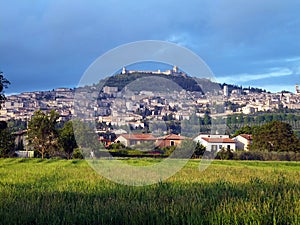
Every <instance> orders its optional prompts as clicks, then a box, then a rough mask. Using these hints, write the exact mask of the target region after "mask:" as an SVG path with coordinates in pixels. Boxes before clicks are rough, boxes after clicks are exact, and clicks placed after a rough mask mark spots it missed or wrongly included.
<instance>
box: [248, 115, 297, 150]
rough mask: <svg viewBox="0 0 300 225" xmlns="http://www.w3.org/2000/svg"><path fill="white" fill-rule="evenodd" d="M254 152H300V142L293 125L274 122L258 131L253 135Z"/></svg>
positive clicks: (252, 146) (252, 147)
mask: <svg viewBox="0 0 300 225" xmlns="http://www.w3.org/2000/svg"><path fill="white" fill-rule="evenodd" d="M250 148H251V149H252V150H265V151H298V152H299V151H300V141H299V139H298V138H297V136H296V135H295V134H294V132H293V129H292V127H291V125H289V124H287V123H284V122H280V121H272V122H270V123H267V124H264V125H262V126H261V127H260V128H259V129H256V131H255V133H254V134H253V143H252V145H251V147H250Z"/></svg>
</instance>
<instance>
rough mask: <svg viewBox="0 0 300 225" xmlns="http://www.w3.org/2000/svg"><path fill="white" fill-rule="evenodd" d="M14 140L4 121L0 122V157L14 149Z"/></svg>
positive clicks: (7, 154) (5, 155)
mask: <svg viewBox="0 0 300 225" xmlns="http://www.w3.org/2000/svg"><path fill="white" fill-rule="evenodd" d="M14 147H15V140H14V136H13V135H12V133H11V131H10V129H9V128H8V127H7V124H6V122H3V121H1V122H0V157H7V156H9V155H10V153H11V152H12V151H13V150H14Z"/></svg>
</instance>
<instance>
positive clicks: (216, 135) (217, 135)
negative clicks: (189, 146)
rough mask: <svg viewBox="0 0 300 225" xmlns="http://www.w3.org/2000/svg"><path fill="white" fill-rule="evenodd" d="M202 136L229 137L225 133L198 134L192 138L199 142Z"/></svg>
mask: <svg viewBox="0 0 300 225" xmlns="http://www.w3.org/2000/svg"><path fill="white" fill-rule="evenodd" d="M202 138H229V135H225V134H199V135H198V136H197V137H195V138H194V141H195V142H200V140H201V139H202Z"/></svg>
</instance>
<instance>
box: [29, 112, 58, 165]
mask: <svg viewBox="0 0 300 225" xmlns="http://www.w3.org/2000/svg"><path fill="white" fill-rule="evenodd" d="M58 118H59V114H58V113H57V112H55V111H54V110H51V112H50V113H49V114H46V113H44V112H42V111H41V110H38V111H36V112H35V113H34V114H33V117H32V118H31V120H30V121H29V122H28V141H29V144H30V146H32V147H33V148H34V149H35V150H36V151H38V152H39V153H40V154H41V156H42V159H43V158H44V157H45V154H47V153H48V154H49V153H51V150H55V149H56V148H57V144H58V143H57V141H58V132H57V129H56V124H57V120H58Z"/></svg>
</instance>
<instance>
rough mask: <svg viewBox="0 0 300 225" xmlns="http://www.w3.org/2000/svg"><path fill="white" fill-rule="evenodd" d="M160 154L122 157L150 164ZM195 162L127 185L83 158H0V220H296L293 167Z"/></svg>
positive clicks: (298, 191)
mask: <svg viewBox="0 0 300 225" xmlns="http://www.w3.org/2000/svg"><path fill="white" fill-rule="evenodd" d="M159 161H160V160H153V159H143V160H140V159H135V160H124V163H130V164H133V165H136V166H138V165H141V166H142V165H149V164H151V163H152V164H155V163H158V162H159ZM199 162H200V161H199V160H191V161H190V162H189V163H188V164H187V165H186V167H185V168H183V169H182V170H181V171H179V172H178V173H177V174H176V175H174V176H173V177H171V178H169V179H168V180H166V181H161V182H159V183H157V184H154V185H149V186H142V187H129V186H124V185H121V184H116V183H113V182H111V181H110V180H109V179H106V178H104V177H102V176H99V175H98V174H97V173H96V172H95V171H93V169H92V168H91V167H89V165H88V164H87V162H86V161H84V160H68V161H67V160H51V159H49V160H41V159H1V160H0V165H1V166H0V174H1V182H0V184H1V185H0V206H1V207H0V218H1V220H0V224H1V225H2V224H16V225H18V224H49V225H51V224H79V225H80V224H111V225H114V224H124V225H128V224H130V225H137V224H170V225H175V224H199V225H201V224H291V225H296V224H299V218H300V202H299V196H300V177H299V171H300V165H299V164H298V163H292V162H289V163H286V162H256V161H252V162H246V161H225V160H224V161H214V162H213V163H212V164H211V165H210V166H209V167H208V168H207V169H206V170H205V172H202V173H201V172H199V168H198V166H199Z"/></svg>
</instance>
